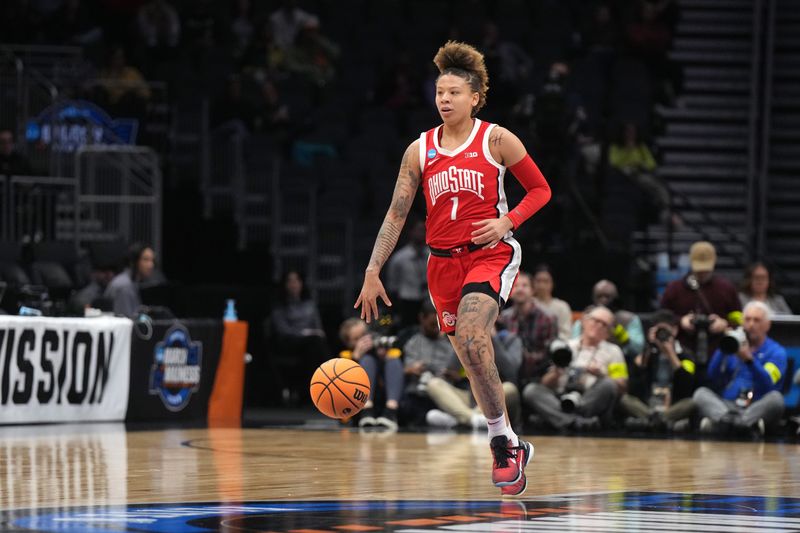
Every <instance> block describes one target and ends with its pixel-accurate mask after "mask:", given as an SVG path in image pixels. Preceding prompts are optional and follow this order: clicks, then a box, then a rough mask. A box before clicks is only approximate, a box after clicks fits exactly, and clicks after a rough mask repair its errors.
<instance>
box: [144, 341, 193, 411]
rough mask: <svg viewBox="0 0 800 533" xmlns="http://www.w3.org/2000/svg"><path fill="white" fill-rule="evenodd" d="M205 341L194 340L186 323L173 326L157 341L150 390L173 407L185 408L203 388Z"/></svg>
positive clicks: (173, 408)
mask: <svg viewBox="0 0 800 533" xmlns="http://www.w3.org/2000/svg"><path fill="white" fill-rule="evenodd" d="M202 358H203V343H201V342H199V341H193V340H192V338H191V337H190V336H189V332H188V331H187V330H186V328H185V327H183V326H182V325H176V326H173V327H172V328H170V329H169V330H168V331H167V333H166V334H165V335H164V340H163V341H161V342H159V343H158V344H156V348H155V350H154V353H153V366H151V367H150V391H149V392H150V394H154V395H158V396H159V397H160V398H161V401H162V402H163V403H164V407H166V408H167V409H169V410H170V411H182V410H183V408H184V407H186V406H187V405H188V404H189V399H190V398H191V396H192V393H193V392H197V391H198V389H199V388H200V374H201V372H200V370H201V368H202V367H201V362H202Z"/></svg>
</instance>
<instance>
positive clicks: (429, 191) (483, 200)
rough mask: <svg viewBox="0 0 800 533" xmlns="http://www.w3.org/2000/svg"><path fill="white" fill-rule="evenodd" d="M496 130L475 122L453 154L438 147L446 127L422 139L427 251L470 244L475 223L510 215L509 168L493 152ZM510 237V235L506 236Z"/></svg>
mask: <svg viewBox="0 0 800 533" xmlns="http://www.w3.org/2000/svg"><path fill="white" fill-rule="evenodd" d="M495 126H496V125H495V124H490V123H488V122H483V121H482V120H479V119H477V118H476V119H475V123H474V125H473V127H472V132H470V135H469V137H468V138H467V140H466V141H465V142H464V144H462V145H461V146H459V147H458V148H456V149H454V150H446V149H444V148H442V147H441V146H440V145H439V134H440V132H441V128H442V126H437V127H436V128H433V129H432V130H428V131H427V132H424V133H422V134H421V135H420V138H419V162H420V168H421V169H422V188H423V191H424V192H425V204H426V206H427V208H428V216H427V219H426V221H425V225H426V230H427V231H426V233H427V241H428V245H429V246H431V247H433V248H443V249H449V248H454V247H456V246H459V245H463V244H467V243H469V242H470V240H471V237H472V236H471V233H472V232H473V231H475V227H474V226H473V225H472V223H473V222H478V221H480V220H484V219H487V218H500V217H501V216H503V215H505V214H506V213H508V202H507V201H506V193H505V190H504V189H503V177H504V176H505V172H506V167H504V166H502V165H500V164H499V163H498V162H497V161H495V160H494V158H493V157H492V154H491V152H490V151H489V134H490V132H491V131H492V128H494V127H495ZM510 236H511V232H508V234H507V235H506V237H510Z"/></svg>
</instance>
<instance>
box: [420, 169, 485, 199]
mask: <svg viewBox="0 0 800 533" xmlns="http://www.w3.org/2000/svg"><path fill="white" fill-rule="evenodd" d="M428 188H429V190H430V194H431V204H433V205H436V199H437V198H439V197H440V196H442V195H443V194H446V193H448V192H450V193H452V194H457V193H459V192H462V191H466V192H471V193H473V194H475V195H476V196H477V197H478V198H480V199H481V200H483V199H484V197H483V172H478V171H477V170H470V169H468V168H458V167H456V166H451V167H450V168H448V169H447V170H443V171H441V172H437V173H436V174H434V175H433V176H431V177H430V178H429V179H428Z"/></svg>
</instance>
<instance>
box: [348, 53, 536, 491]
mask: <svg viewBox="0 0 800 533" xmlns="http://www.w3.org/2000/svg"><path fill="white" fill-rule="evenodd" d="M433 61H434V63H435V64H436V66H437V67H438V68H439V78H438V79H437V81H436V107H437V108H438V110H439V115H440V116H441V117H442V122H443V124H442V125H440V126H437V127H436V128H434V129H432V130H429V131H427V132H425V133H423V134H421V135H420V138H419V139H418V140H415V141H414V142H413V143H411V145H410V146H409V147H408V149H407V150H406V153H405V155H404V156H403V161H402V164H401V166H400V174H399V176H398V177H397V184H396V186H395V189H394V195H393V196H392V203H391V206H390V207H389V211H388V212H387V213H386V217H385V218H384V221H383V225H382V226H381V229H380V231H379V232H378V237H377V240H376V241H375V248H374V249H373V251H372V257H371V258H370V261H369V265H368V266H367V269H366V272H365V274H364V285H363V287H362V288H361V294H360V295H359V296H358V300H357V301H356V303H355V307H356V308H357V307H358V306H362V308H361V317H362V318H365V319H366V320H367V322H369V321H370V320H371V319H372V318H373V317H377V315H378V307H377V299H378V297H380V298H381V299H382V300H383V301H384V303H386V305H392V304H391V302H390V301H389V298H388V296H387V295H386V291H385V290H384V287H383V284H382V283H381V280H380V278H379V274H380V271H381V268H382V267H383V265H384V264H385V263H386V260H387V259H388V258H389V255H390V254H391V253H392V250H393V249H394V247H395V245H396V244H397V239H398V237H399V236H400V232H401V230H402V228H403V224H404V223H405V220H406V216H407V215H408V212H409V209H410V208H411V203H412V202H413V200H414V195H415V194H416V191H417V187H418V186H419V185H420V183H421V184H422V188H423V191H424V193H425V202H426V205H427V213H428V216H427V221H426V234H427V235H426V240H427V242H428V246H429V247H430V250H431V257H430V260H429V262H428V287H429V290H430V295H431V300H432V301H433V304H434V306H435V307H436V311H437V313H438V318H439V325H440V327H441V328H442V330H443V331H444V332H446V333H447V334H448V335H450V342H452V343H453V347H454V348H455V350H456V353H457V354H458V358H459V359H460V360H461V363H462V364H463V366H464V368H465V369H466V371H467V376H468V377H469V381H470V385H471V387H472V392H473V395H474V396H475V399H476V400H477V402H478V405H479V406H480V408H481V410H482V411H483V414H484V415H485V416H486V418H487V420H488V426H489V438H490V440H491V444H490V447H491V450H492V455H493V458H494V461H493V465H492V481H493V482H494V484H495V485H496V486H498V487H501V492H502V494H504V495H517V494H522V492H523V491H524V490H525V488H526V486H527V481H526V478H525V472H524V468H525V465H526V464H527V463H528V461H530V458H531V456H532V455H533V446H532V445H531V444H530V443H528V442H525V441H523V440H521V439H518V438H517V435H516V434H515V433H514V432H513V430H512V429H511V427H510V424H509V422H508V417H507V415H506V407H505V400H504V396H503V386H502V384H501V382H500V377H499V375H498V373H497V367H496V366H495V362H494V352H493V349H492V339H491V330H492V326H493V325H494V323H495V319H496V318H497V314H498V312H499V310H500V308H501V307H502V306H503V305H504V303H505V301H506V299H507V298H508V295H509V293H510V292H511V287H512V285H513V283H514V280H515V279H516V276H517V272H518V270H519V265H520V261H521V259H522V257H521V256H522V253H521V250H520V246H519V244H518V243H517V241H515V240H514V239H513V238H512V233H511V230H512V229H516V228H518V227H519V225H520V224H522V223H523V222H524V221H525V220H526V219H528V218H529V217H530V216H531V215H533V214H534V213H535V212H536V211H538V210H539V209H540V208H541V207H542V206H543V205H545V204H546V203H547V202H548V200H549V199H550V187H549V186H548V185H547V182H546V181H545V179H544V176H542V174H541V172H540V171H539V169H538V168H537V167H536V165H535V164H534V162H533V160H532V159H531V158H530V156H528V154H527V152H526V150H525V147H524V146H523V145H522V142H521V141H520V140H519V139H518V138H517V137H516V136H515V135H514V134H513V133H511V132H509V131H508V130H506V129H505V128H501V127H500V126H497V125H495V124H488V123H486V122H482V121H481V120H479V119H477V118H476V117H475V115H476V114H477V113H478V111H479V110H480V109H481V107H483V105H484V104H485V103H486V92H487V90H488V87H489V84H488V81H489V80H488V74H487V72H486V66H485V65H484V61H483V56H482V55H481V54H480V53H479V52H478V51H477V50H475V49H474V48H473V47H472V46H469V45H467V44H463V43H458V42H453V41H450V42H448V43H447V44H445V45H444V46H443V47H442V48H440V49H439V51H438V53H437V54H436V57H434V59H433ZM506 168H508V169H510V170H511V172H512V173H513V174H514V176H515V177H516V178H517V179H518V180H519V182H520V183H521V184H522V185H523V186H524V187H525V190H526V191H527V194H526V195H525V197H524V198H523V200H522V201H521V202H520V204H519V205H518V206H516V207H515V208H514V209H513V210H511V211H510V212H509V210H508V205H507V202H506V195H505V191H504V190H503V178H504V176H505V171H506Z"/></svg>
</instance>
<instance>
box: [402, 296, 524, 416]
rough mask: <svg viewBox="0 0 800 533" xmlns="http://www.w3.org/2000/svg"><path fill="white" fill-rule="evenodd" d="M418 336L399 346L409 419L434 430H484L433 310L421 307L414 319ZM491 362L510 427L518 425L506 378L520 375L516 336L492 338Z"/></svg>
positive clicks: (514, 394)
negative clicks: (463, 428)
mask: <svg viewBox="0 0 800 533" xmlns="http://www.w3.org/2000/svg"><path fill="white" fill-rule="evenodd" d="M419 321H420V326H421V331H420V332H419V333H417V334H415V335H414V336H412V337H411V338H410V339H409V340H408V341H407V342H406V343H405V345H404V348H403V357H404V358H405V375H406V384H407V385H406V394H405V398H406V402H405V404H406V405H407V406H408V409H407V410H408V411H410V412H409V417H410V418H411V419H412V420H414V421H415V422H421V421H422V420H424V421H425V422H426V423H427V424H428V425H430V426H434V427H444V428H453V427H456V426H461V427H466V428H472V429H479V428H484V427H486V418H485V417H484V416H483V414H482V413H481V412H480V409H479V408H478V407H477V406H476V404H475V401H474V399H473V397H472V395H471V393H470V390H469V385H468V383H467V381H466V377H465V373H464V371H463V369H462V368H461V363H460V362H459V360H458V357H457V356H456V353H455V351H454V350H453V346H452V345H451V344H450V341H448V340H447V335H445V334H443V333H441V332H440V330H439V322H438V319H437V316H436V309H435V308H434V307H433V305H432V304H431V303H430V302H424V303H423V304H422V311H421V312H420V314H419ZM492 345H493V346H494V349H495V360H496V363H497V368H498V371H499V373H500V378H501V380H503V390H504V392H505V395H506V404H507V407H508V411H509V417H510V419H511V420H512V425H513V424H516V425H517V426H518V425H519V421H520V400H519V390H518V389H517V387H516V386H515V385H514V384H513V383H512V382H511V381H507V376H508V375H511V376H513V378H512V379H515V377H516V375H517V373H518V371H519V362H520V360H521V349H522V344H521V343H520V342H519V339H518V338H517V337H516V335H513V334H508V335H506V338H505V339H504V340H503V341H501V340H500V339H497V338H494V339H493V340H492Z"/></svg>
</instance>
